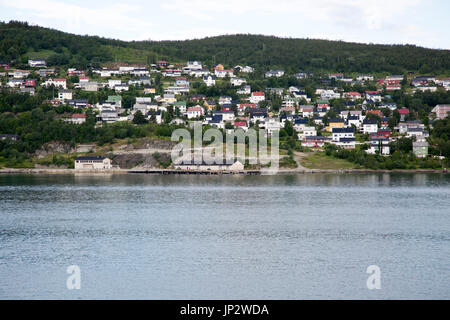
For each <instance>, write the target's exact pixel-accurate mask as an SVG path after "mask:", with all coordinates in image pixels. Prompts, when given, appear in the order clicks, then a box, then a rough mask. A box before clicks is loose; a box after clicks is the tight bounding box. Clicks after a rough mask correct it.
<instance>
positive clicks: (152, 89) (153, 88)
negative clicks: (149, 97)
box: [144, 87, 156, 93]
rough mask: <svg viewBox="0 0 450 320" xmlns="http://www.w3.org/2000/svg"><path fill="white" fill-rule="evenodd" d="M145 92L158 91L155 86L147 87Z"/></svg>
mask: <svg viewBox="0 0 450 320" xmlns="http://www.w3.org/2000/svg"><path fill="white" fill-rule="evenodd" d="M144 93H156V89H155V87H145V88H144Z"/></svg>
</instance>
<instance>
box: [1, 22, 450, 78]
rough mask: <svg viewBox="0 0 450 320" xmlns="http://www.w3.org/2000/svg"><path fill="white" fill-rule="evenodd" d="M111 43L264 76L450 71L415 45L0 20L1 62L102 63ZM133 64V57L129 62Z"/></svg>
mask: <svg viewBox="0 0 450 320" xmlns="http://www.w3.org/2000/svg"><path fill="white" fill-rule="evenodd" d="M112 47H121V48H129V49H137V50H142V52H143V53H144V55H146V56H147V57H148V59H147V60H148V61H147V62H149V63H150V62H155V61H156V60H157V59H168V60H171V61H186V60H201V61H202V62H204V63H205V64H207V65H209V66H211V65H212V64H214V63H219V62H220V63H223V64H225V65H226V66H227V67H233V66H235V65H236V64H246V65H252V66H254V67H256V68H257V71H256V73H255V74H254V75H253V76H255V77H256V76H261V75H262V73H263V72H264V71H265V70H267V69H269V68H282V69H284V70H285V71H286V72H298V71H299V70H314V71H319V70H326V71H336V72H367V73H373V72H390V73H400V74H403V73H404V72H407V71H414V72H419V73H434V74H444V73H448V72H449V70H450V51H449V50H432V49H426V48H421V47H417V46H413V45H372V44H370V45H367V44H357V43H347V42H342V41H327V40H313V39H290V38H278V37H271V36H262V35H246V34H239V35H227V36H218V37H209V38H204V39H199V40H186V41H133V42H125V41H119V40H112V39H105V38H100V37H96V36H79V35H73V34H68V33H64V32H61V31H57V30H53V29H48V28H43V27H37V26H30V25H28V24H27V23H25V22H18V21H11V22H9V23H2V22H1V23H0V60H15V61H16V63H25V62H26V61H22V60H26V58H27V57H26V53H27V52H38V51H42V50H52V51H54V52H55V53H54V54H52V55H50V56H49V57H48V62H49V64H50V65H70V66H74V67H86V66H89V65H92V66H98V65H100V64H101V63H104V62H111V61H114V54H113V53H112V52H111V48H112ZM130 62H133V61H130Z"/></svg>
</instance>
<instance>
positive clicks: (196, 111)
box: [187, 105, 203, 119]
mask: <svg viewBox="0 0 450 320" xmlns="http://www.w3.org/2000/svg"><path fill="white" fill-rule="evenodd" d="M202 115H203V108H202V107H201V106H199V105H197V106H195V107H190V108H188V109H187V117H188V119H194V118H198V117H201V116H202Z"/></svg>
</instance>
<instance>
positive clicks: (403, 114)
mask: <svg viewBox="0 0 450 320" xmlns="http://www.w3.org/2000/svg"><path fill="white" fill-rule="evenodd" d="M398 113H399V114H400V120H401V121H403V120H405V117H406V116H407V115H409V109H406V108H402V109H398Z"/></svg>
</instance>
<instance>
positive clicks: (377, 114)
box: [367, 110, 383, 118]
mask: <svg viewBox="0 0 450 320" xmlns="http://www.w3.org/2000/svg"><path fill="white" fill-rule="evenodd" d="M367 114H374V115H376V116H379V117H380V118H381V117H382V116H383V113H382V112H381V111H380V110H369V111H367Z"/></svg>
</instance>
